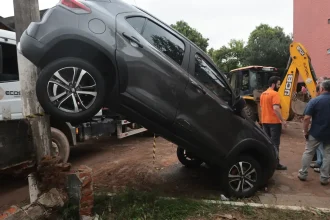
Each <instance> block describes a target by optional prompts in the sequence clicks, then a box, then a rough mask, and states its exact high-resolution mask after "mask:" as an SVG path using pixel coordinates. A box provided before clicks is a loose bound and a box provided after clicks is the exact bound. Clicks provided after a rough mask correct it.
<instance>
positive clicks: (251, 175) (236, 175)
mask: <svg viewBox="0 0 330 220" xmlns="http://www.w3.org/2000/svg"><path fill="white" fill-rule="evenodd" d="M257 179H258V175H257V171H256V169H255V168H254V167H253V166H252V165H251V163H248V162H245V161H240V162H238V163H236V164H235V165H233V166H232V167H231V168H230V170H229V173H228V181H229V185H230V187H231V188H232V189H233V190H234V191H236V192H243V193H244V192H247V191H249V190H251V189H252V188H253V187H254V186H255V184H256V183H257Z"/></svg>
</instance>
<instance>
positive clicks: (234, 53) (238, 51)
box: [208, 39, 244, 72]
mask: <svg viewBox="0 0 330 220" xmlns="http://www.w3.org/2000/svg"><path fill="white" fill-rule="evenodd" d="M208 53H209V55H210V57H211V58H212V59H213V61H214V62H215V64H216V65H217V66H218V68H219V69H220V70H222V71H224V72H229V71H230V70H232V69H236V68H238V67H240V66H241V65H242V60H243V56H244V41H243V40H235V39H232V40H230V42H229V43H228V46H222V47H221V48H220V49H218V50H214V49H213V48H211V49H210V50H209V51H208Z"/></svg>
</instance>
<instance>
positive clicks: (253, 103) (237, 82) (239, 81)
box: [228, 66, 282, 121]
mask: <svg viewBox="0 0 330 220" xmlns="http://www.w3.org/2000/svg"><path fill="white" fill-rule="evenodd" d="M272 76H279V77H280V78H282V76H281V74H280V73H279V72H278V69H277V68H275V67H267V66H246V67H242V68H238V69H234V70H231V71H230V72H229V74H228V80H229V82H230V84H231V86H232V88H233V89H234V91H235V93H236V94H237V95H240V96H242V97H243V98H244V100H245V102H246V107H245V109H244V110H245V113H246V114H247V116H248V117H249V118H250V119H251V120H253V121H259V117H258V115H259V114H258V106H259V104H258V103H259V100H260V95H261V93H262V92H263V91H265V90H267V88H268V80H269V78H270V77H272Z"/></svg>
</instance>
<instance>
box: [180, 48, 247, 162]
mask: <svg viewBox="0 0 330 220" xmlns="http://www.w3.org/2000/svg"><path fill="white" fill-rule="evenodd" d="M190 60H191V62H190V64H189V74H190V82H189V84H188V86H187V87H186V92H185V95H186V97H185V98H184V99H183V100H182V102H181V103H180V107H179V111H178V115H177V118H176V121H175V124H174V126H175V128H176V132H177V133H179V135H180V136H182V137H184V138H185V140H186V141H189V142H190V143H191V144H192V145H193V146H192V147H193V148H195V149H194V151H195V153H198V155H200V156H201V157H202V158H203V159H204V158H205V159H210V160H216V159H219V155H225V154H226V153H227V152H228V151H229V150H230V149H231V147H232V146H233V145H234V144H235V143H236V140H237V139H238V138H239V137H237V135H238V133H239V131H240V130H241V125H242V123H243V122H242V119H241V118H240V117H239V116H237V115H235V114H234V113H233V109H232V108H231V105H232V101H233V96H232V90H231V88H230V87H229V85H228V84H227V82H226V81H225V80H224V78H223V77H221V75H220V73H219V72H218V71H217V69H216V68H214V66H213V65H212V64H211V62H209V59H206V58H205V57H204V56H203V55H201V54H199V53H198V52H197V51H194V49H191V56H190Z"/></svg>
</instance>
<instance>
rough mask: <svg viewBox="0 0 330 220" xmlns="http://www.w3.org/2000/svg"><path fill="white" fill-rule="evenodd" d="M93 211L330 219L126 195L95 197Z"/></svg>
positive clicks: (69, 211) (69, 216) (142, 219)
mask: <svg viewBox="0 0 330 220" xmlns="http://www.w3.org/2000/svg"><path fill="white" fill-rule="evenodd" d="M94 211H95V213H97V214H98V215H99V216H100V219H102V220H103V219H104V220H107V219H116V220H121V219H125V220H128V219H131V220H147V219H155V220H156V219H157V220H163V219H164V220H165V219H166V220H167V219H169V220H183V219H188V218H189V219H221V218H220V217H219V216H221V215H225V214H230V215H232V216H233V217H236V218H238V219H261V220H263V219H265V220H266V219H280V220H285V219H299V220H304V219H330V215H328V214H324V213H311V212H293V211H286V210H278V209H259V208H252V207H250V206H243V207H234V206H230V205H220V204H207V203H204V202H201V201H198V200H191V199H187V198H179V199H173V200H170V199H163V198H160V197H158V196H157V195H156V194H154V193H149V192H148V193H147V192H137V191H131V190H128V191H125V192H122V193H120V194H117V195H116V196H113V197H109V196H107V195H98V196H95V205H94ZM61 213H62V217H63V219H66V220H75V219H79V217H78V215H77V209H76V208H72V207H69V206H67V207H65V208H64V209H63V210H62V212H61Z"/></svg>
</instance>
